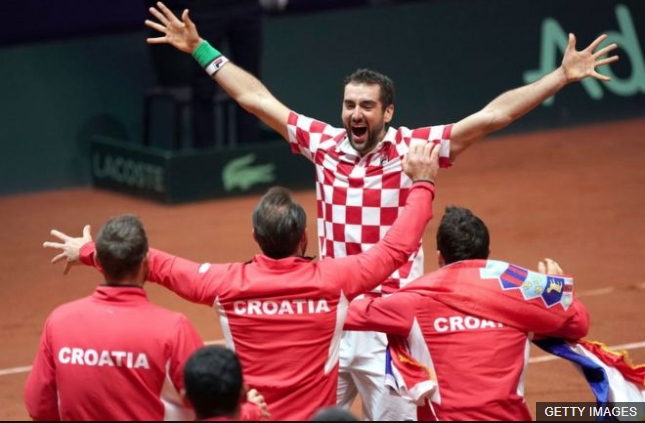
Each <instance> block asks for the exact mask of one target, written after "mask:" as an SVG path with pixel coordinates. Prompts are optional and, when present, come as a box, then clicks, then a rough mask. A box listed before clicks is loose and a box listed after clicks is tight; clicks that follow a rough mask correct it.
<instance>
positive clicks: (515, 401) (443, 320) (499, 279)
mask: <svg viewBox="0 0 645 423" xmlns="http://www.w3.org/2000/svg"><path fill="white" fill-rule="evenodd" d="M437 239H438V249H439V252H440V256H439V260H440V264H441V265H446V264H448V265H446V266H444V267H442V268H441V269H440V270H438V271H435V272H432V273H429V274H427V275H425V276H422V277H421V278H419V279H417V280H416V281H414V282H412V283H410V284H408V285H407V286H405V287H404V288H402V289H401V290H399V291H398V292H395V293H394V294H392V295H390V296H388V297H385V298H366V299H362V300H357V301H354V302H352V305H351V307H350V310H349V312H348V316H347V320H346V322H345V329H346V330H363V331H380V332H385V333H387V334H389V335H390V336H389V338H390V344H391V347H392V345H393V344H394V345H397V344H398V345H404V346H405V347H404V350H405V351H404V352H403V354H404V355H405V354H408V353H409V356H406V357H404V359H403V360H401V359H400V358H399V355H400V354H399V353H401V350H400V349H398V350H397V349H396V348H395V349H392V348H391V349H390V351H391V353H392V356H393V363H394V364H395V367H396V368H397V370H402V369H401V368H400V367H399V366H401V367H403V370H405V367H404V366H405V363H410V362H411V361H414V362H415V364H414V365H413V366H411V367H410V368H413V369H414V371H415V372H418V369H425V373H424V372H418V373H417V374H420V375H422V376H424V377H423V378H417V379H411V380H412V381H413V383H409V385H410V386H406V389H407V390H408V393H409V394H410V397H411V398H412V399H413V400H415V401H417V402H418V403H419V402H420V401H419V400H421V399H423V398H424V397H425V396H426V395H427V394H429V395H430V397H429V399H430V400H431V405H432V407H433V411H434V413H435V414H436V415H435V416H434V417H433V416H432V415H431V414H428V413H427V412H428V411H429V410H428V409H427V407H425V408H420V409H419V416H418V417H419V420H424V419H428V420H432V419H434V418H436V419H437V420H444V421H448V420H450V421H453V420H462V421H488V420H499V421H508V420H512V421H515V420H524V421H525V420H531V419H532V417H531V414H530V412H529V410H528V408H527V406H526V402H525V400H524V374H525V371H526V366H527V365H528V359H529V347H530V341H531V338H532V337H533V334H539V335H540V336H547V337H557V338H565V339H578V338H581V337H583V336H585V335H586V334H587V331H588V330H589V316H588V314H587V311H586V309H585V307H584V305H583V304H582V303H580V302H579V301H578V300H577V299H576V298H575V297H574V295H573V280H572V279H570V278H566V277H562V276H552V275H554V274H555V275H561V274H562V270H561V269H560V267H559V266H558V265H557V263H555V262H553V261H551V260H548V259H547V260H546V266H544V267H541V268H540V273H536V272H531V271H527V270H525V269H521V268H519V267H517V266H513V265H510V264H508V263H503V262H499V261H493V260H485V259H486V258H487V257H488V253H489V245H488V242H489V241H488V231H487V229H486V228H485V226H484V224H483V222H481V220H479V219H478V218H476V217H475V216H474V215H472V214H471V213H470V211H468V210H466V209H461V208H457V207H450V208H448V211H447V213H446V216H444V218H443V219H442V221H441V224H440V226H439V235H438V236H437ZM543 265H544V264H541V266H543ZM547 273H548V274H550V275H546V274H547ZM399 341H400V342H399ZM396 359H398V362H399V363H403V364H400V365H397V363H396V361H395V360H396ZM414 377H416V376H414ZM426 380H428V381H430V380H433V382H432V383H436V387H435V388H434V389H433V390H431V389H430V388H428V386H429V384H428V382H425V381H426ZM424 383H425V384H426V385H425V386H424ZM415 391H416V392H415Z"/></svg>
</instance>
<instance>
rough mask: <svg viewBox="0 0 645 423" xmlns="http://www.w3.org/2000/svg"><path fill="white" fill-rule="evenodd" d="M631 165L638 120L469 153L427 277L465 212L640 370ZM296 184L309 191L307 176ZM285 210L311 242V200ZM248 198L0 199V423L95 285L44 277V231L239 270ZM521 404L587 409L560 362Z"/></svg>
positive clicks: (637, 165) (53, 195)
mask: <svg viewBox="0 0 645 423" xmlns="http://www.w3.org/2000/svg"><path fill="white" fill-rule="evenodd" d="M288 151H289V148H288V147H287V146H286V145H285V154H288ZM303 160H305V159H304V158H303ZM644 164H645V119H639V120H629V121H619V122H613V123H609V124H603V125H592V126H585V127H580V128H575V129H564V130H556V131H549V132H539V133H531V134H524V135H512V136H504V137H497V138H493V139H490V140H487V141H484V142H481V143H480V144H479V145H477V146H475V147H473V148H472V149H471V150H470V151H468V152H467V153H465V154H464V155H463V157H461V158H460V160H459V162H458V163H457V164H456V165H455V167H454V168H453V169H451V170H448V171H443V172H442V173H441V174H440V176H439V180H438V183H437V199H436V202H435V218H434V219H433V220H432V222H431V224H430V226H429V228H428V229H427V231H426V235H425V245H426V260H427V262H426V269H428V270H432V269H436V263H435V261H434V257H435V255H434V242H433V235H434V233H435V230H436V227H437V223H438V221H439V219H440V217H441V215H442V212H443V209H444V207H445V206H446V205H447V204H457V205H462V206H466V207H469V208H471V209H472V210H473V211H474V212H475V213H476V214H478V215H479V216H480V217H482V218H483V220H484V221H485V222H486V223H487V225H488V227H489V230H490V231H491V237H492V245H491V248H492V258H496V259H499V260H505V261H510V262H513V263H515V264H518V265H521V266H524V267H529V268H535V265H536V263H537V261H538V259H541V258H543V257H551V258H554V259H556V260H557V261H559V262H560V264H561V265H562V267H563V268H564V270H565V271H566V272H567V273H569V274H571V275H574V276H575V278H576V290H577V292H578V294H579V296H580V297H581V298H582V300H583V301H584V303H585V304H586V305H587V307H588V308H589V311H590V312H591V316H592V328H591V333H590V335H589V337H588V338H589V339H591V340H600V341H602V342H605V343H606V344H607V345H609V346H616V345H619V346H622V345H625V346H626V347H627V348H628V349H629V353H630V355H631V356H632V358H633V359H634V361H635V362H641V363H642V362H645V307H644V304H645V211H644V210H645V165H644ZM303 177H304V176H303ZM306 177H311V178H312V184H311V185H312V188H313V172H312V174H311V175H306ZM296 198H297V199H298V200H299V201H300V202H301V203H302V204H303V205H304V206H305V208H306V209H307V213H308V215H309V226H308V228H309V229H308V230H309V233H310V234H314V233H315V231H316V227H315V194H314V192H313V190H312V191H303V192H298V193H296ZM257 199H258V197H256V196H254V197H245V198H239V199H229V200H220V201H215V200H213V201H208V202H202V203H195V204H189V205H181V206H165V205H160V204H156V203H151V202H148V201H143V200H138V199H135V198H131V197H125V196H121V195H118V194H114V193H110V192H105V191H99V190H94V189H89V188H83V189H70V190H64V191H57V192H48V193H39V194H30V195H20V196H13V197H5V198H1V199H0V217H1V218H2V220H1V221H2V236H1V239H2V242H0V274H1V275H2V276H1V278H2V282H1V283H2V297H1V298H0V309H1V310H2V320H1V321H0V339H2V346H1V347H0V348H1V351H2V354H1V355H0V418H1V419H3V420H26V419H28V415H27V412H26V410H25V408H24V405H23V401H22V388H23V385H24V382H25V380H26V377H27V373H26V372H25V370H23V369H20V368H21V367H23V366H29V365H31V363H32V360H33V358H34V355H35V353H36V349H37V345H38V339H39V336H40V332H41V328H42V325H43V323H44V321H45V318H46V317H47V315H48V314H49V313H50V312H51V311H52V309H54V308H55V307H56V306H58V305H60V304H62V303H64V302H67V301H71V300H74V299H77V298H79V297H81V296H85V295H88V294H89V293H91V292H92V290H93V289H94V286H95V285H96V284H97V283H100V282H101V277H100V276H99V274H98V273H96V272H95V271H94V270H91V269H87V268H81V267H79V268H75V269H73V270H72V272H71V273H70V275H68V276H66V277H63V275H62V265H60V266H52V265H50V264H49V260H50V259H51V258H52V257H53V251H48V250H44V249H43V248H42V247H41V245H42V243H43V241H46V240H48V239H50V238H51V237H50V236H49V230H50V229H52V228H56V229H59V230H61V231H63V232H66V233H68V234H71V235H75V236H78V235H80V233H81V229H82V227H83V225H84V224H86V223H89V224H92V226H93V231H94V233H96V231H97V230H98V228H99V227H100V226H101V225H102V224H103V223H104V222H105V221H106V220H107V219H108V218H110V217H112V216H115V215H117V214H122V213H134V214H137V215H139V216H140V217H142V219H143V221H144V223H145V225H146V229H147V232H148V236H149V239H150V242H151V244H152V245H153V246H154V247H156V248H160V249H164V250H167V251H169V252H172V253H174V254H177V255H181V256H184V257H186V258H190V259H193V260H195V261H211V262H228V261H241V260H247V259H249V258H250V257H251V256H252V255H253V254H255V253H256V252H257V251H258V250H257V249H256V246H255V244H254V242H253V240H252V237H251V228H250V214H251V211H252V208H253V206H254V205H255V203H256V201H257ZM310 249H313V250H316V247H315V246H311V247H310ZM310 252H312V253H314V254H315V253H317V251H310ZM147 290H148V293H149V297H150V299H151V300H152V301H153V302H155V303H157V304H160V305H162V306H165V307H167V308H170V309H173V310H178V311H182V312H183V313H185V314H186V315H187V316H188V317H189V319H191V320H192V322H193V323H194V324H195V326H196V327H197V329H198V331H199V332H200V333H201V335H202V336H203V338H204V340H207V341H208V340H216V339H220V338H221V334H220V330H219V327H218V323H217V320H216V319H215V316H214V311H213V310H211V309H209V308H206V307H203V306H196V305H192V304H189V303H187V302H185V301H183V300H181V299H180V298H179V297H177V296H175V295H174V294H172V293H170V292H167V291H165V290H163V289H161V288H159V287H157V286H154V285H152V284H150V285H148V286H147ZM541 356H543V353H542V352H540V351H537V350H535V351H533V353H532V358H536V357H541ZM526 396H527V398H528V400H529V402H530V403H531V404H530V408H531V410H532V412H535V405H534V403H535V402H537V401H591V400H592V398H593V397H592V396H591V394H590V392H589V391H588V388H587V387H586V385H585V384H584V382H583V380H582V378H581V377H579V376H578V375H577V374H576V372H575V371H574V370H573V367H572V366H571V365H570V364H568V363H564V362H562V361H560V360H547V361H540V360H538V362H534V363H533V364H531V365H530V367H529V371H528V376H527V380H526Z"/></svg>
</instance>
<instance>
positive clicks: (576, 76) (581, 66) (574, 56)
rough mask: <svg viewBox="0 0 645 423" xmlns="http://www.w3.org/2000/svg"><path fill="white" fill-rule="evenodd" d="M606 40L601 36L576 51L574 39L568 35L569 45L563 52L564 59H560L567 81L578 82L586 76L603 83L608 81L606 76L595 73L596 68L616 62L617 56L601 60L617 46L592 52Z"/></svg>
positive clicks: (605, 36) (604, 36) (571, 35)
mask: <svg viewBox="0 0 645 423" xmlns="http://www.w3.org/2000/svg"><path fill="white" fill-rule="evenodd" d="M606 38H607V35H605V34H603V35H601V36H600V37H598V38H596V39H595V40H594V42H593V43H591V44H590V45H589V46H588V47H587V48H586V49H584V50H582V51H576V37H575V35H573V34H569V45H568V46H567V49H566V51H565V52H564V58H563V59H562V68H563V69H564V72H565V74H566V76H567V79H568V80H569V81H580V80H581V79H583V78H586V77H588V76H591V77H593V78H596V79H599V80H601V81H605V82H607V81H609V80H610V78H609V77H608V76H606V75H602V74H600V73H598V72H596V68H597V67H598V66H603V65H607V64H609V63H612V62H615V61H616V60H618V56H611V57H607V58H604V59H603V58H602V57H603V56H605V55H607V54H608V53H609V52H611V51H613V50H615V49H616V48H618V46H617V45H616V44H611V45H609V46H607V47H604V48H602V49H600V50H598V51H597V52H594V50H596V48H598V46H599V45H600V44H601V43H602V42H603V41H604V40H605V39H606Z"/></svg>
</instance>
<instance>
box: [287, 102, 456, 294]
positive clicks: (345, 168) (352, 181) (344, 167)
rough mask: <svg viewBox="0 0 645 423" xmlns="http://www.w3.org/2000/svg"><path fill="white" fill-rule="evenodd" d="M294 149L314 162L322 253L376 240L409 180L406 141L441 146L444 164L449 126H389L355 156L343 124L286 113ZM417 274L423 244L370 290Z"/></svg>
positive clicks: (340, 252)
mask: <svg viewBox="0 0 645 423" xmlns="http://www.w3.org/2000/svg"><path fill="white" fill-rule="evenodd" d="M287 128H288V131H289V142H290V143H291V148H292V150H293V152H294V153H299V154H303V155H304V156H306V157H307V158H309V160H311V161H312V162H313V163H314V164H315V165H316V197H317V202H318V204H317V205H318V243H319V247H320V255H321V256H322V257H346V256H349V255H353V254H358V253H361V252H363V251H367V250H369V249H370V248H372V247H373V246H374V244H376V243H377V242H378V241H379V240H380V239H382V238H383V237H384V236H385V234H386V233H387V231H388V230H389V229H390V228H391V227H392V224H393V223H394V221H395V220H396V218H397V217H398V216H399V213H400V212H401V210H402V209H403V206H404V205H405V200H406V197H407V195H408V191H409V189H410V186H411V185H412V181H411V180H410V178H408V176H407V175H406V174H405V172H403V164H402V159H403V157H404V156H405V154H406V153H407V152H408V150H409V148H410V145H411V144H412V143H417V142H423V143H426V142H433V143H435V144H440V145H441V147H440V148H441V151H440V154H439V155H440V164H441V167H449V166H450V160H449V156H450V132H451V130H452V125H440V126H430V127H425V128H418V129H409V128H406V127H401V128H398V129H394V128H389V129H388V131H387V133H386V135H385V138H384V139H383V141H381V142H380V143H379V144H378V146H377V147H376V148H375V149H374V151H372V152H371V153H369V154H367V155H365V156H364V157H361V156H360V155H359V154H358V152H357V151H356V150H355V149H354V148H353V147H352V145H351V144H350V142H349V138H348V137H347V131H346V130H345V129H344V128H334V127H333V126H331V125H329V124H326V123H324V122H320V121H317V120H314V119H311V118H308V117H306V116H303V115H299V114H297V113H294V112H291V114H290V115H289V120H288V122H287ZM421 275H423V249H422V248H421V244H420V243H419V249H418V250H417V251H416V252H415V253H414V254H412V256H410V260H409V261H408V263H407V264H406V265H404V266H403V267H401V268H400V269H399V270H397V271H396V272H394V273H393V274H392V276H391V277H390V278H389V279H388V280H387V281H385V282H384V283H383V285H382V286H381V287H380V288H377V289H376V292H379V291H380V292H383V293H385V294H389V293H391V292H394V291H396V290H398V289H399V288H400V287H402V286H405V285H406V284H407V283H408V282H410V281H413V280H414V279H416V278H418V277H420V276H421Z"/></svg>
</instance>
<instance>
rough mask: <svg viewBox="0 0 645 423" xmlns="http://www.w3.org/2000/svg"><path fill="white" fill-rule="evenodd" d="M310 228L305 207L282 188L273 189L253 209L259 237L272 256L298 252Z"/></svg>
mask: <svg viewBox="0 0 645 423" xmlns="http://www.w3.org/2000/svg"><path fill="white" fill-rule="evenodd" d="M306 227H307V215H306V214H305V210H304V209H303V208H302V206H301V205H300V204H298V203H297V202H296V201H294V200H293V198H291V194H290V193H289V191H287V190H286V189H284V188H282V187H273V188H271V189H270V190H269V191H268V192H267V193H266V194H265V195H264V196H263V197H262V199H261V200H260V202H259V203H258V205H257V206H256V207H255V210H254V211H253V230H254V231H255V238H256V239H257V241H258V244H259V245H260V248H261V249H262V252H263V253H264V254H265V255H266V256H268V257H271V258H272V259H282V258H285V257H289V256H291V255H293V254H295V253H296V252H297V249H298V246H299V244H300V240H301V239H302V236H303V235H304V233H305V229H306Z"/></svg>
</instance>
